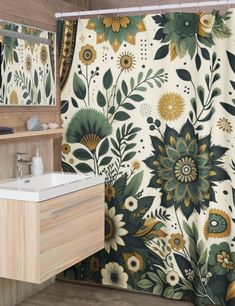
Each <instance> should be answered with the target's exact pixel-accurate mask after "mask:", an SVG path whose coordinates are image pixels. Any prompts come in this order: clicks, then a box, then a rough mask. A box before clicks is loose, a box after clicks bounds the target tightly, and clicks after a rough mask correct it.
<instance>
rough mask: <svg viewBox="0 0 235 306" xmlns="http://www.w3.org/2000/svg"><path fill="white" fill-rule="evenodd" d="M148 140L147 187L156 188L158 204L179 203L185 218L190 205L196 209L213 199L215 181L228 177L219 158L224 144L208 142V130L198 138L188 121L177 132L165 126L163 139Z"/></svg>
mask: <svg viewBox="0 0 235 306" xmlns="http://www.w3.org/2000/svg"><path fill="white" fill-rule="evenodd" d="M151 140H152V145H153V148H154V151H153V153H154V155H152V156H150V157H149V158H147V159H146V160H145V163H146V165H147V166H148V167H149V168H150V169H152V172H151V173H152V175H153V176H152V178H151V181H150V183H149V187H152V188H160V191H161V193H162V198H161V205H162V206H164V207H171V206H175V208H176V209H178V208H179V207H180V208H181V210H182V212H183V214H184V215H185V216H186V217H187V218H189V217H190V215H191V214H192V213H193V211H194V209H195V210H196V211H197V212H198V213H200V211H201V209H203V208H205V207H208V206H209V202H210V201H215V193H214V190H213V187H214V186H216V185H215V182H216V181H223V180H228V179H229V176H228V174H227V172H226V171H225V170H224V169H222V167H221V165H222V164H223V163H222V162H221V161H219V159H220V158H221V157H222V156H223V155H224V153H225V152H226V151H227V148H225V147H220V146H215V145H212V146H211V135H210V134H209V135H208V136H206V137H204V138H199V137H198V134H196V133H195V130H194V127H193V125H192V124H191V123H190V122H189V121H187V122H186V123H185V124H184V125H183V127H182V129H181V131H180V133H178V132H177V131H175V130H174V129H172V128H170V127H169V126H167V127H166V130H165V134H164V139H163V140H161V139H159V138H158V137H154V136H152V137H151Z"/></svg>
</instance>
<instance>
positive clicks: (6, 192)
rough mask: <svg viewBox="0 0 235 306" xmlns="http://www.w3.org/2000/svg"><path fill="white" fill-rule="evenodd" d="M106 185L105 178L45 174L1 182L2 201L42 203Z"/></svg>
mask: <svg viewBox="0 0 235 306" xmlns="http://www.w3.org/2000/svg"><path fill="white" fill-rule="evenodd" d="M102 183H104V177H103V176H95V175H93V174H74V173H59V172H52V173H45V174H42V175H39V176H28V177H24V178H21V179H17V178H15V179H9V180H7V181H6V180H5V181H0V199H11V200H21V201H33V202H41V201H45V200H48V199H51V198H55V197H58V196H61V195H64V194H67V193H70V192H75V191H78V190H81V189H85V188H88V187H92V186H94V185H98V184H102Z"/></svg>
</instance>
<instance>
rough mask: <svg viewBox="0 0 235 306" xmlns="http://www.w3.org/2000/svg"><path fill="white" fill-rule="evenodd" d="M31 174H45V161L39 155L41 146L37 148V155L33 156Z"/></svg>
mask: <svg viewBox="0 0 235 306" xmlns="http://www.w3.org/2000/svg"><path fill="white" fill-rule="evenodd" d="M31 174H32V175H41V174H43V161H42V158H41V156H39V148H38V147H37V148H36V155H35V156H33V157H32V164H31Z"/></svg>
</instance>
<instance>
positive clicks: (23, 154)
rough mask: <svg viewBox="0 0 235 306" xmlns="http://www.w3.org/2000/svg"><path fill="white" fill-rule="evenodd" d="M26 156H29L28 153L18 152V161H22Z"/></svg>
mask: <svg viewBox="0 0 235 306" xmlns="http://www.w3.org/2000/svg"><path fill="white" fill-rule="evenodd" d="M25 155H28V153H22V152H16V160H17V161H19V160H22V159H23V157H24V156H25Z"/></svg>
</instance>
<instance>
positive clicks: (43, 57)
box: [40, 46, 48, 65]
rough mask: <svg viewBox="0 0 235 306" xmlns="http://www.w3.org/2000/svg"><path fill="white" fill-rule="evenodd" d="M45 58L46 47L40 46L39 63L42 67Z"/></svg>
mask: <svg viewBox="0 0 235 306" xmlns="http://www.w3.org/2000/svg"><path fill="white" fill-rule="evenodd" d="M47 58H48V54H47V48H46V46H42V47H41V51H40V59H41V63H42V64H43V65H46V63H47Z"/></svg>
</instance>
